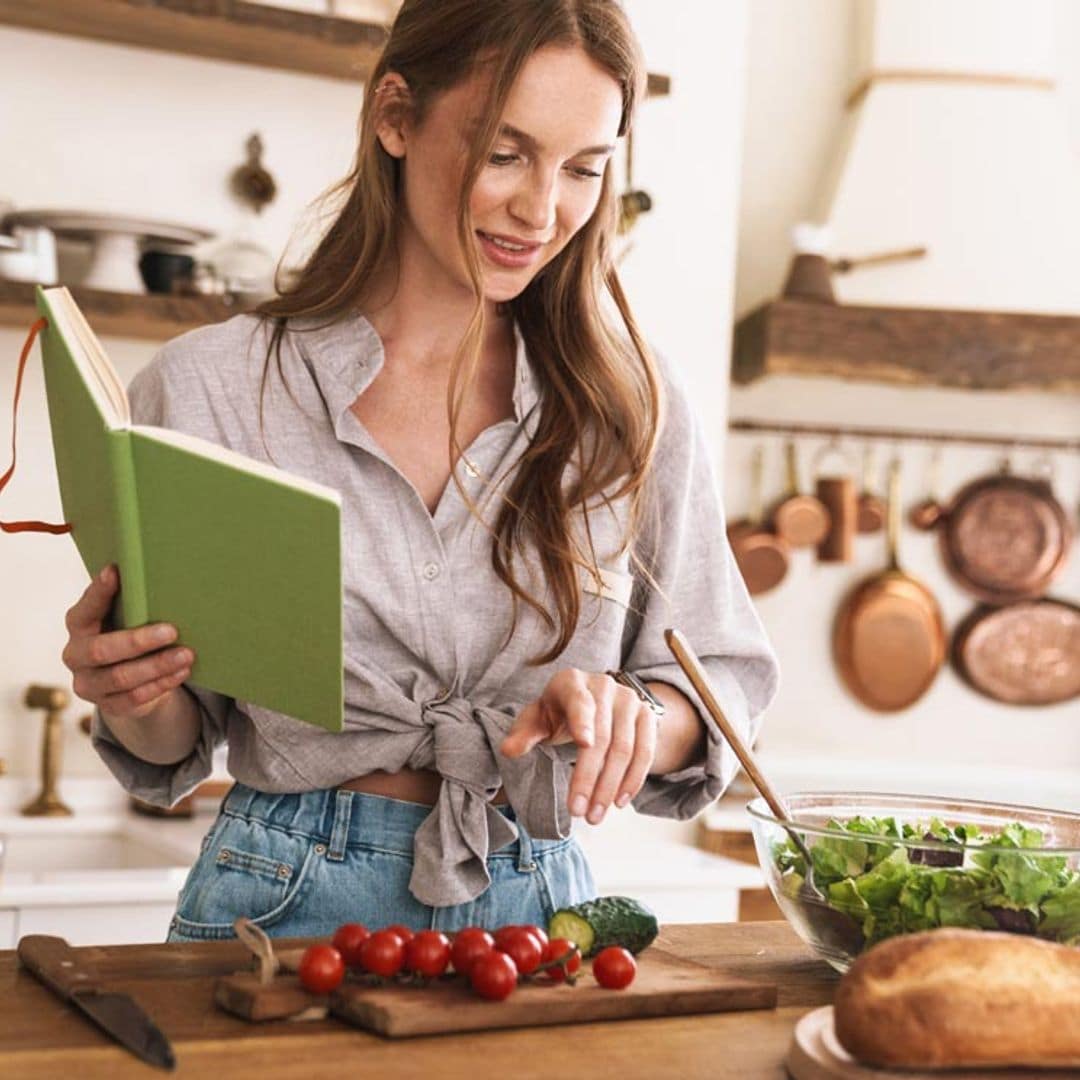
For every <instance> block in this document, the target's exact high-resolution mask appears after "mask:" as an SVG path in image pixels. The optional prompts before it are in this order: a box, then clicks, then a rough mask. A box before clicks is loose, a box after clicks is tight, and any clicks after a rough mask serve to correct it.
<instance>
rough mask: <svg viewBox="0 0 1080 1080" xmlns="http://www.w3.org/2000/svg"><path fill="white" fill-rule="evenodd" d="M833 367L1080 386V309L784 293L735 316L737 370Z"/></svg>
mask: <svg viewBox="0 0 1080 1080" xmlns="http://www.w3.org/2000/svg"><path fill="white" fill-rule="evenodd" d="M775 374H786V375H832V376H839V377H841V378H848V379H866V380H872V381H878V382H887V383H899V384H906V385H937V386H951V387H961V388H965V389H975V390H1013V389H1017V390H1043V391H1067V392H1078V391H1080V318H1076V317H1073V316H1068V315H1030V314H1022V313H1010V312H996V311H960V310H952V309H944V308H943V309H934V308H899V307H870V306H865V305H858V304H832V303H825V302H820V301H812V300H797V299H787V298H781V299H778V300H774V301H772V302H771V303H768V304H764V305H762V306H761V307H759V308H757V309H756V310H754V311H752V312H751V313H750V314H749V315H746V316H744V317H743V318H742V319H740V320H739V321H738V323H736V326H735V336H734V351H733V357H732V379H733V380H734V382H736V383H750V382H753V381H755V380H756V379H759V378H761V377H762V376H764V375H775Z"/></svg>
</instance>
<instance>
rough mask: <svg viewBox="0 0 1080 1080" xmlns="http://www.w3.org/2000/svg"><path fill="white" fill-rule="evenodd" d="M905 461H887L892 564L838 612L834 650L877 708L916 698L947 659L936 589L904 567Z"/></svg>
mask: <svg viewBox="0 0 1080 1080" xmlns="http://www.w3.org/2000/svg"><path fill="white" fill-rule="evenodd" d="M900 515H901V510H900V462H899V460H894V461H893V462H892V464H891V466H890V467H889V493H888V522H887V528H886V541H887V547H888V564H887V566H886V567H885V569H884V570H882V571H881V572H879V573H876V574H872V575H871V576H870V577H868V578H864V579H863V580H862V581H861V582H859V583H858V584H857V585H856V586H855V587H854V588H853V589H852V590H851V592H849V593H848V595H847V596H846V597H845V598H844V601H843V603H842V604H841V605H840V609H839V611H838V612H837V615H836V621H835V623H834V626H833V656H834V659H835V661H836V666H837V669H838V670H839V672H840V676H841V678H842V679H843V681H844V683H845V685H846V686H847V688H848V689H849V690H850V691H851V693H852V694H854V695H855V697H857V698H858V699H859V701H861V702H862V703H863V704H864V705H867V706H868V707H869V708H871V709H875V710H877V711H878V712H897V711H899V710H900V709H906V708H907V707H908V706H910V705H913V704H914V703H915V702H916V701H918V700H919V698H921V697H922V696H923V694H925V693H926V691H927V690H929V689H930V686H931V684H932V683H933V681H934V679H935V678H936V677H937V674H938V672H939V671H940V670H941V666H942V664H943V663H944V661H945V652H946V638H945V624H944V622H943V620H942V617H941V609H940V608H939V607H938V603H937V600H935V599H934V595H933V593H931V592H930V590H929V589H928V588H927V587H926V586H925V585H924V584H923V583H922V582H921V581H919V580H918V579H917V578H913V577H912V576H911V575H910V574H906V573H905V572H904V571H903V570H901V569H900V563H899V552H898V548H899V541H900Z"/></svg>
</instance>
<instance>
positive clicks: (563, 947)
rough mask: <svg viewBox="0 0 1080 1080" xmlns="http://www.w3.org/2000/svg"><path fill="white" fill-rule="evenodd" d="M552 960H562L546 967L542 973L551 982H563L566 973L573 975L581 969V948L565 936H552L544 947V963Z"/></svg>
mask: <svg viewBox="0 0 1080 1080" xmlns="http://www.w3.org/2000/svg"><path fill="white" fill-rule="evenodd" d="M552 960H562V961H563V962H562V964H560V965H557V966H556V967H551V968H548V969H547V970H546V971H545V972H544V974H545V975H546V976H547V977H548V978H549V979H550V980H551V981H552V982H563V980H565V978H566V976H567V975H574V974H576V973H577V972H578V971H579V970H580V969H581V950H580V949H579V948H578V947H577V946H576V945H575V944H574V943H573V942H572V941H567V940H566V938H552V939H551V940H550V941H549V942H548V943H547V946H546V948H545V949H544V960H543V962H544V963H545V964H548V963H551V961H552Z"/></svg>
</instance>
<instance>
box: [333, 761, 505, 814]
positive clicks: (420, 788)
mask: <svg viewBox="0 0 1080 1080" xmlns="http://www.w3.org/2000/svg"><path fill="white" fill-rule="evenodd" d="M338 787H340V788H345V789H346V790H348V791H360V792H362V793H363V794H365V795H382V796H383V797H384V798H388V799H400V800H401V801H402V802H411V803H419V804H420V805H421V806H434V805H435V803H436V802H438V799H439V792H440V791H441V790H442V777H441V776H440V775H439V774H438V773H437V772H434V771H433V770H431V769H402V770H401V771H400V772H394V773H390V772H383V771H382V770H381V769H377V770H376V771H375V772H370V773H367V775H365V776H354V777H353V778H352V779H351V780H346V781H345V782H344V783H343V784H338ZM491 801H492V802H494V803H505V802H506V791H505V789H503V788H499V790H498V792H496V794H495V798H494V799H492V800H491Z"/></svg>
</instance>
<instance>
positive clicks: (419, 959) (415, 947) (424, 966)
mask: <svg viewBox="0 0 1080 1080" xmlns="http://www.w3.org/2000/svg"><path fill="white" fill-rule="evenodd" d="M449 963H450V940H449V938H447V936H446V935H445V934H440V933H439V931H438V930H421V931H420V933H419V934H417V935H416V936H415V937H414V938H413V939H412V941H410V942H409V944H408V945H406V946H405V966H406V967H407V968H408V969H409V970H410V971H415V972H416V973H417V974H419V975H426V976H427V977H428V978H429V979H434V978H437V977H438V976H439V975H441V974H442V973H443V972H444V971H446V968H447V966H448V965H449Z"/></svg>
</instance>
